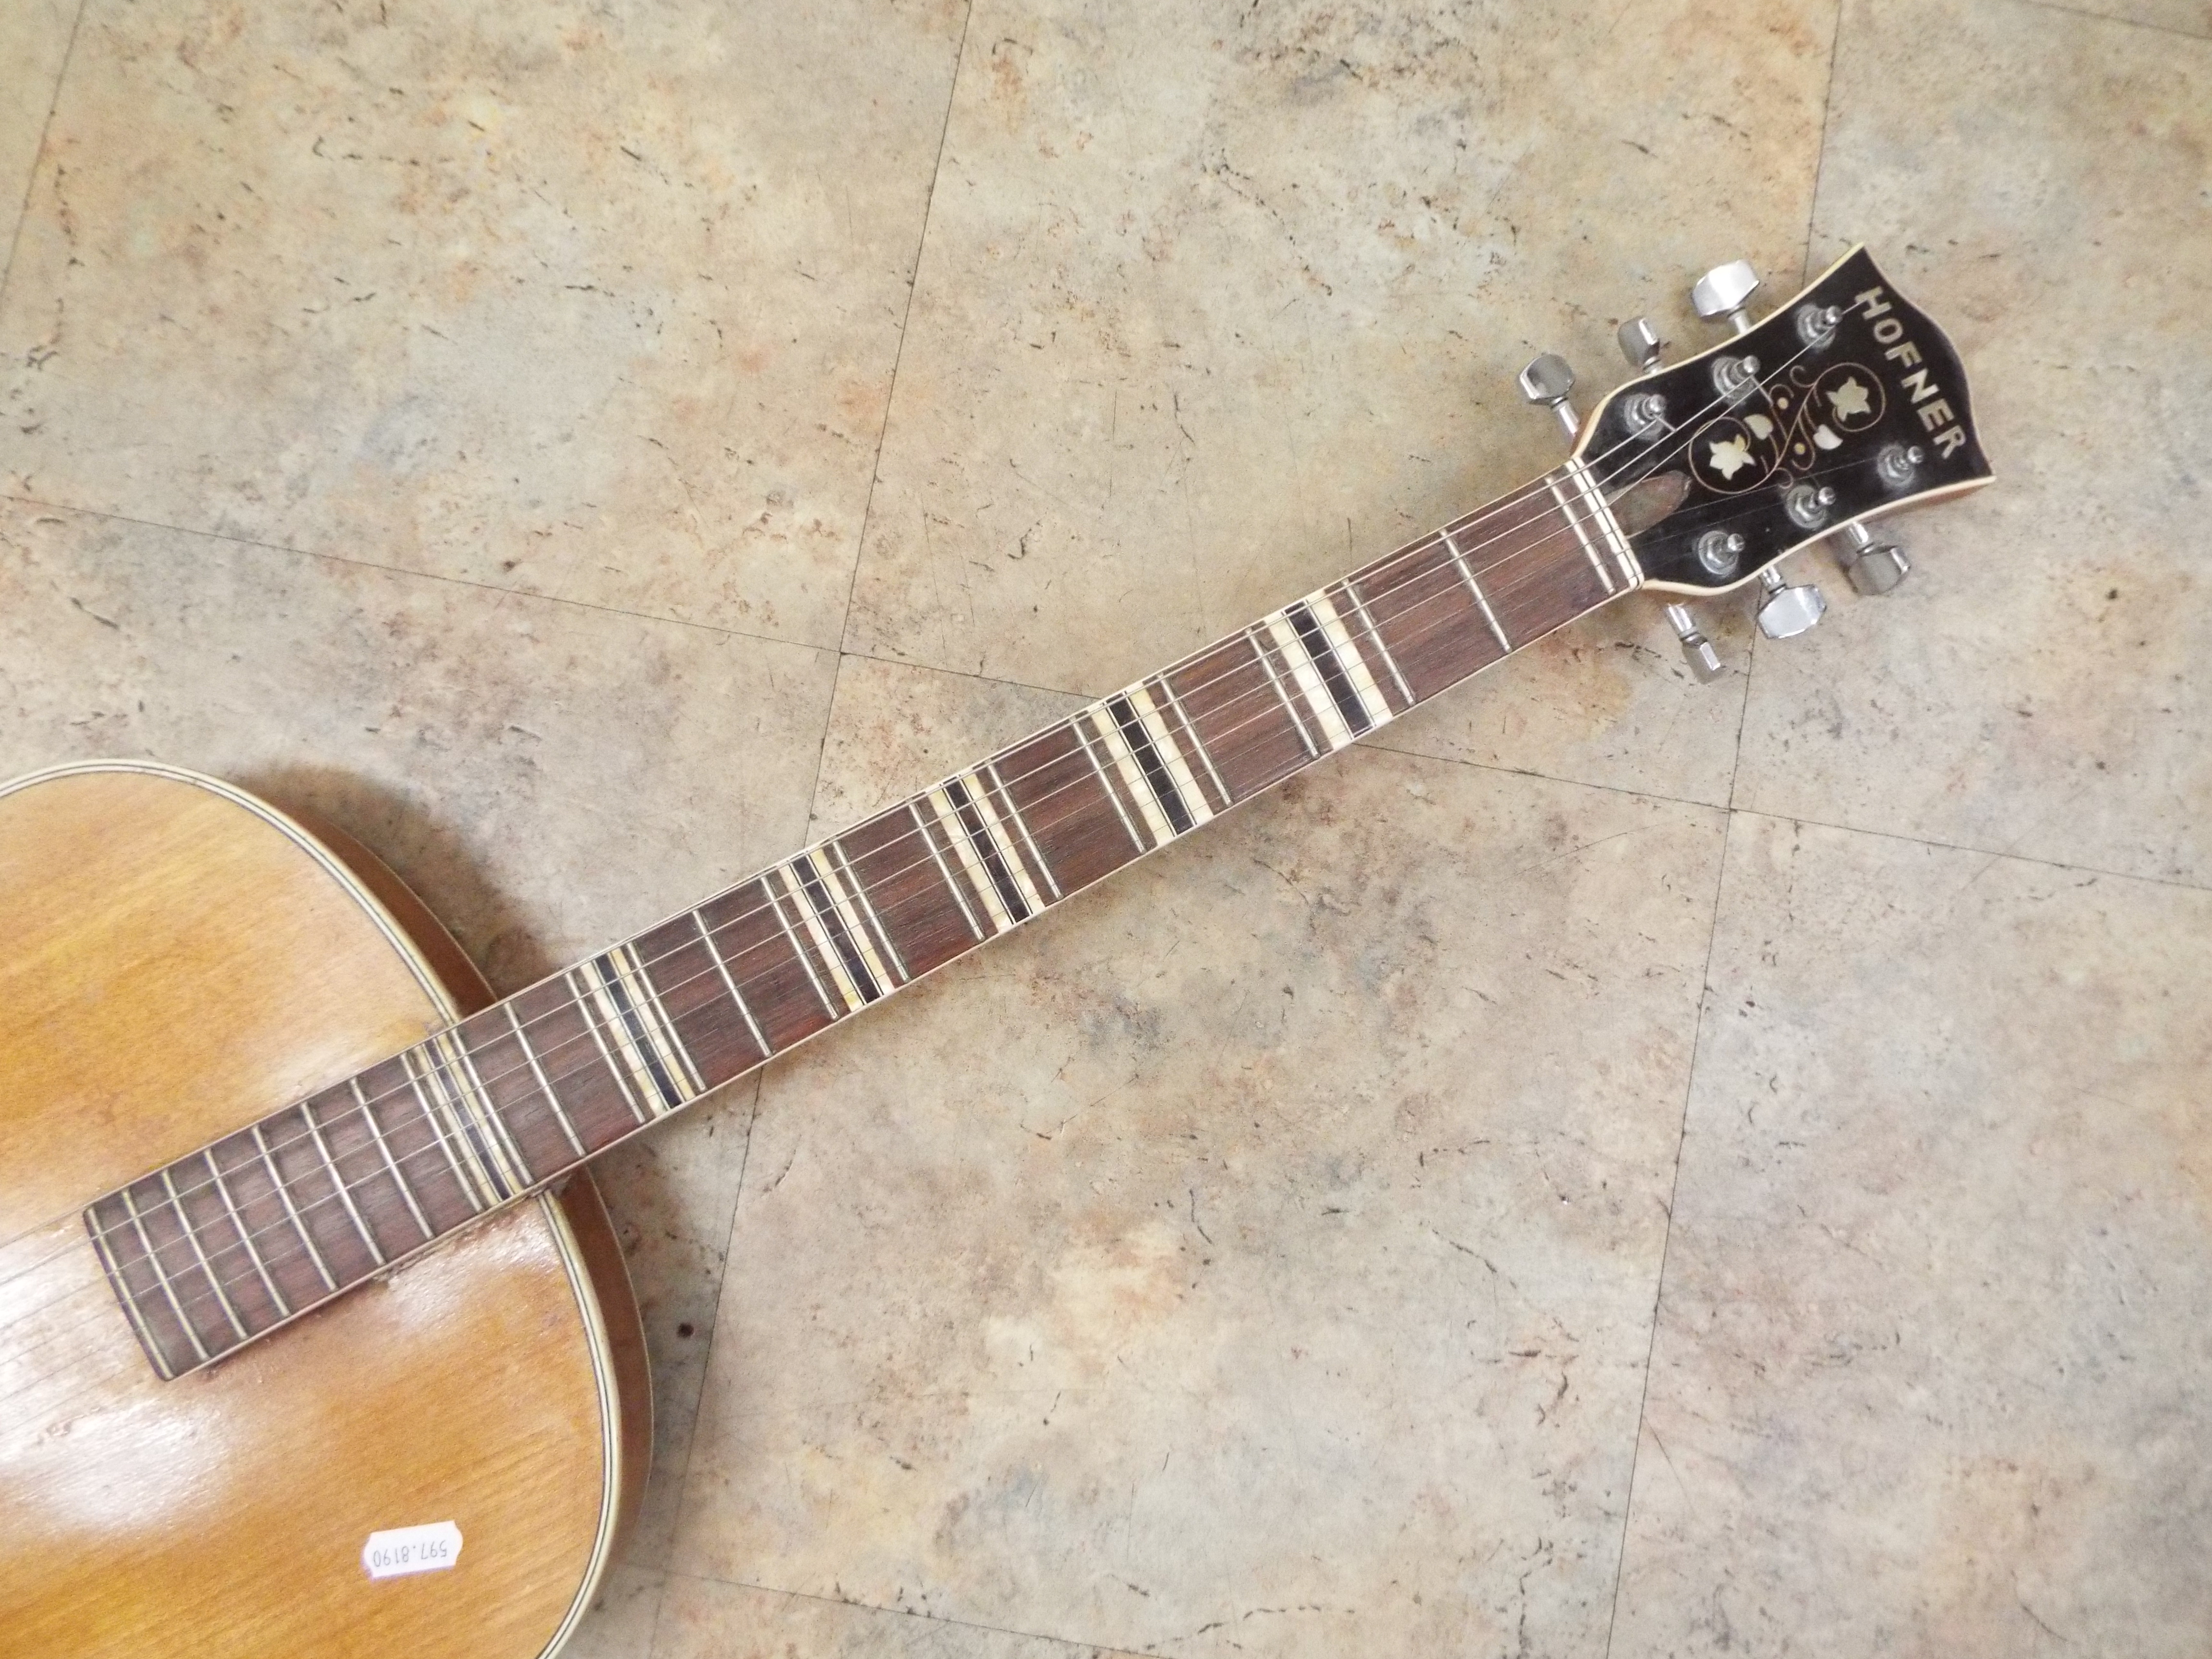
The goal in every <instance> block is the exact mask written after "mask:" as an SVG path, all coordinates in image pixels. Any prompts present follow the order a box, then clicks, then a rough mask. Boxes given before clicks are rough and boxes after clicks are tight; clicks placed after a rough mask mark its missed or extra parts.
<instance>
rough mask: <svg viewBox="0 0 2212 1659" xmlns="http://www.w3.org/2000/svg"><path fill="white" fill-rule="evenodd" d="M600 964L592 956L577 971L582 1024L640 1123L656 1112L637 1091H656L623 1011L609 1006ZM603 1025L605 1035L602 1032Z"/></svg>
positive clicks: (610, 999)
mask: <svg viewBox="0 0 2212 1659" xmlns="http://www.w3.org/2000/svg"><path fill="white" fill-rule="evenodd" d="M599 963H600V958H599V957H592V959H591V960H590V961H589V962H587V963H585V964H584V965H583V966H582V967H581V968H580V969H577V970H576V971H577V972H578V973H580V974H582V975H584V981H583V983H584V987H585V989H584V996H585V999H586V1002H585V1006H584V1008H583V1011H582V1012H583V1017H584V1024H586V1026H588V1027H589V1028H590V1029H591V1032H592V1041H593V1042H596V1043H598V1044H599V1057H600V1058H601V1059H602V1060H605V1061H606V1063H607V1069H608V1070H609V1071H610V1072H612V1073H614V1074H615V1081H616V1082H617V1084H619V1085H621V1086H622V1095H623V1099H624V1100H625V1101H627V1102H629V1115H631V1116H632V1117H634V1118H635V1119H636V1120H637V1121H638V1122H639V1123H650V1122H652V1121H653V1119H654V1118H656V1117H658V1116H659V1113H658V1112H656V1111H654V1110H653V1109H652V1108H651V1107H650V1106H648V1105H647V1104H646V1103H645V1099H644V1097H643V1096H642V1095H641V1093H640V1091H641V1090H646V1089H652V1090H653V1091H654V1093H655V1094H656V1096H657V1095H658V1093H659V1090H658V1088H657V1086H656V1085H655V1084H654V1082H653V1073H651V1072H650V1071H648V1070H647V1068H646V1065H645V1061H644V1060H643V1058H642V1057H641V1056H640V1055H639V1054H637V1052H636V1049H635V1046H634V1045H633V1044H632V1043H631V1042H630V1040H629V1030H627V1029H625V1027H624V1026H623V1022H622V1011H621V1010H620V1009H618V1008H616V1007H614V1006H612V1005H613V998H612V997H611V996H610V995H609V994H608V993H607V988H606V986H605V982H604V975H605V969H602V968H601V967H600V965H599ZM571 982H572V983H573V982H574V981H573V977H572V981H571ZM602 1027H604V1028H605V1036H602V1035H601V1028H602ZM609 1039H612V1041H611V1042H610V1041H609Z"/></svg>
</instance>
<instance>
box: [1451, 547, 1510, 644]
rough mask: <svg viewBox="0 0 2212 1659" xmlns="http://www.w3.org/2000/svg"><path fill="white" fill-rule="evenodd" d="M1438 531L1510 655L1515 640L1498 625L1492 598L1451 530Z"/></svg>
mask: <svg viewBox="0 0 2212 1659" xmlns="http://www.w3.org/2000/svg"><path fill="white" fill-rule="evenodd" d="M1437 534H1438V535H1440V536H1442V537H1443V542H1444V550H1445V551H1446V552H1448V553H1449V554H1450V555H1451V562H1452V568H1454V569H1455V570H1457V571H1458V572H1459V574H1460V580H1462V581H1463V582H1465V583H1466V584H1467V588H1468V592H1470V593H1472V594H1474V602H1475V603H1476V604H1477V605H1480V606H1481V607H1482V619H1483V621H1485V622H1486V623H1489V624H1490V631H1491V632H1492V633H1493V634H1495V635H1497V636H1498V649H1499V650H1501V651H1503V652H1504V653H1506V654H1507V655H1509V656H1510V655H1511V654H1512V652H1513V641H1510V640H1509V639H1507V638H1506V637H1505V630H1504V629H1503V628H1502V627H1500V626H1499V625H1498V613H1497V612H1496V611H1492V609H1491V608H1490V600H1489V599H1488V597H1487V596H1486V595H1485V594H1484V592H1483V591H1482V588H1481V586H1480V584H1479V583H1477V582H1476V580H1474V572H1473V571H1472V570H1469V569H1468V568H1467V559H1466V556H1464V555H1463V554H1462V553H1461V552H1460V550H1459V544H1458V543H1457V542H1455V541H1454V540H1453V539H1452V537H1451V532H1450V531H1449V530H1440V531H1438V532H1437Z"/></svg>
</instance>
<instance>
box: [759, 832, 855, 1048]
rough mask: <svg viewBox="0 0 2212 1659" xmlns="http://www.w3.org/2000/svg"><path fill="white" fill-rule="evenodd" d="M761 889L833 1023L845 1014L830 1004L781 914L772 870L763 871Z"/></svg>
mask: <svg viewBox="0 0 2212 1659" xmlns="http://www.w3.org/2000/svg"><path fill="white" fill-rule="evenodd" d="M761 890H762V891H763V892H764V893H766V894H767V895H768V902H769V904H770V905H771V906H773V907H774V908H775V919H776V921H778V922H780V923H781V924H782V927H783V936H784V938H785V939H787V940H789V941H790V944H791V951H792V954H793V956H795V957H798V958H799V966H800V967H801V968H804V969H805V970H806V982H807V983H808V984H809V985H811V986H812V987H814V994H815V997H816V998H817V1000H819V1001H820V1002H821V1004H822V1012H823V1013H825V1014H827V1015H829V1021H830V1024H836V1022H837V1021H839V1020H841V1019H842V1018H844V1017H845V1016H844V1015H843V1014H842V1012H839V1011H838V1010H837V1009H836V1008H835V1007H833V1006H830V1002H829V993H828V992H827V991H825V990H823V988H822V980H821V976H820V975H817V973H816V972H815V971H814V964H813V963H811V962H809V961H808V960H807V959H806V947H805V945H801V944H800V943H799V935H798V934H797V933H793V931H792V927H791V922H790V920H789V919H788V918H787V917H786V916H785V915H784V914H783V902H782V901H781V899H779V898H778V897H777V896H776V894H775V872H774V871H772V870H771V871H767V872H763V874H762V876H761Z"/></svg>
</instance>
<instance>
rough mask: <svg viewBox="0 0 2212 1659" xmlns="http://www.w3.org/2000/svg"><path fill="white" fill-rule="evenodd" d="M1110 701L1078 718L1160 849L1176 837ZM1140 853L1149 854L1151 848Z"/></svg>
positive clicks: (1174, 830) (1172, 826)
mask: <svg viewBox="0 0 2212 1659" xmlns="http://www.w3.org/2000/svg"><path fill="white" fill-rule="evenodd" d="M1112 701H1113V700H1112V699H1110V698H1109V700H1108V702H1095V703H1093V704H1091V707H1090V708H1086V709H1085V710H1084V711H1083V715H1082V717H1083V718H1085V719H1087V720H1090V722H1091V730H1092V731H1093V732H1096V733H1097V737H1098V746H1099V747H1100V748H1101V749H1103V750H1105V751H1106V753H1107V756H1108V757H1109V759H1111V760H1112V761H1113V763H1114V772H1115V776H1117V777H1119V778H1120V779H1121V788H1122V791H1123V793H1126V794H1127V796H1128V797H1129V799H1131V800H1132V801H1133V802H1134V803H1136V807H1137V813H1138V816H1139V817H1142V818H1143V819H1144V821H1145V828H1146V829H1147V830H1149V831H1151V832H1152V847H1164V846H1166V845H1167V844H1168V842H1171V841H1173V840H1174V839H1175V837H1176V827H1175V824H1174V823H1173V821H1172V820H1171V819H1170V817H1168V814H1167V811H1166V810H1165V808H1164V806H1163V805H1162V804H1161V801H1160V798H1159V797H1158V795H1156V794H1154V793H1152V784H1151V782H1150V781H1149V780H1147V779H1146V776H1145V769H1144V767H1143V766H1142V765H1141V764H1140V763H1139V761H1138V759H1137V757H1136V755H1135V753H1134V752H1133V750H1131V749H1130V747H1129V740H1128V738H1126V737H1124V736H1122V735H1121V722H1120V721H1119V720H1116V719H1115V716H1114V711H1113V710H1112V708H1109V706H1108V703H1110V702H1112ZM1152 847H1147V848H1145V849H1144V850H1145V851H1146V852H1150V851H1151V850H1152Z"/></svg>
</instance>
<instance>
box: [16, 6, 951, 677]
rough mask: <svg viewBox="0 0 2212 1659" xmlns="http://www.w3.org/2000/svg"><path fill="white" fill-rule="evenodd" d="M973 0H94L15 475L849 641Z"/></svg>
mask: <svg viewBox="0 0 2212 1659" xmlns="http://www.w3.org/2000/svg"><path fill="white" fill-rule="evenodd" d="M33 3H34V4H43V3H46V0H33ZM964 15H965V6H964V4H963V3H962V0H928V3H917V4H902V3H897V0H825V3H820V4H813V5H808V6H803V7H790V6H777V5H768V4H752V5H742V6H735V7H717V8H710V9H699V8H696V7H694V8H684V7H665V6H655V5H650V4H646V3H641V0H620V3H616V4H598V3H584V0H556V3H550V4H540V5H531V6H521V7H517V6H502V5H497V4H489V3H476V4H470V5H466V6H459V7H452V6H449V7H441V8H430V9H420V8H401V7H398V6H392V7H379V6H367V7H355V8H350V9H348V8H344V7H331V6H314V7H310V6H304V5H281V6H253V7H232V8H226V9H216V10H213V11H210V9H208V8H206V7H204V6H201V5H197V4H193V3H185V0H161V3H149V4H141V5H125V4H122V3H118V0H88V6H87V10H86V15H85V17H84V21H83V23H82V28H81V30H80V32H79V36H78V40H77V43H76V52H75V56H74V59H73V62H72V65H71V69H70V75H69V77H68V84H67V86H66V88H64V95H63V96H62V99H61V100H60V104H59V106H58V110H57V112H56V113H55V117H54V120H53V124H52V133H51V136H50V139H49V142H48V143H47V145H46V151H45V154H44V156H43V159H42V160H41V161H40V167H39V170H38V173H37V178H36V183H35V186H34V188H33V192H32V196H31V200H30V205H29V209H28V212H27V217H26V220H25V222H24V228H23V232H22V235H21V244H20V246H19V248H18V252H17V255H16V259H15V270H14V274H13V277H12V279H11V281H10V283H9V288H8V291H7V293H6V295H5V296H4V305H0V362H4V363H5V365H6V367H5V368H4V369H3V370H0V416H4V423H0V434H4V435H0V488H4V489H6V490H8V491H10V492H12V493H15V494H17V495H25V496H29V497H33V498H35V499H38V500H40V501H51V502H59V503H64V504H67V505H70V506H76V507H88V508H96V509H101V510H106V511H112V512H116V513H125V514H128V515H130V516H132V517H136V518H140V519H146V520H156V521H159V522H162V523H168V524H175V525H181V526H188V527H191V528H195V529H204V530H212V531H220V532H230V533H236V534H240V535H243V536H247V537H251V538H257V539H260V540H264V541H270V542H276V543H282V544H289V545H293V546H297V547H301V548H305V549H307V550H311V551H315V552H322V553H333V554H342V555H345V556H351V557H355V558H360V559H364V560H368V561H372V562H380V563H384V564H388V565H394V566H399V567H404V568H412V569H420V570H427V571H433V572H437V573H441V574H448V575H455V576H462V577H465V578H468V579H469V580H476V581H481V582H487V583H490V584H494V585H496V586H505V587H511V588H515V589H520V590H526V591H528V592H538V593H548V594H554V595H558V596H561V597H564V598H568V599H581V600H587V601H590V602H592V603H594V604H599V605H609V606H613V607H617V608H626V609H630V610H635V611H647V612H650V613H653V614H656V615H661V616H668V617H680V618H684V619H688V620H691V621H696V622H703V623H713V624H715V625H718V626H724V627H730V628H735V629H744V630H746V631H748V632H751V633H755V634H761V635H769V636H772V637H775V638H779V639H785V640H792V641H805V642H810V643H814V644H819V645H834V644H835V643H836V640H837V637H838V635H839V632H840V630H841V629H842V626H843V622H844V606H845V599H846V594H847V592H848V588H849V586H850V582H851V576H852V570H853V562H854V556H855V552H856V550H857V548H858V544H859V538H860V520H861V517H862V513H863V511H864V509H865V505H866V498H867V490H868V483H869V477H870V473H871V470H872V465H873V459H874V454H875V449H876V445H877V441H878V435H879V434H880V431H881V428H882V423H883V416H884V404H885V400H886V398H887V397H888V395H889V391H890V375H891V369H892V364H893V361H894V359H895V357H896V351H897V345H898V339H899V332H900V327H901V324H902V318H903V315H904V312H905V308H906V302H907V294H908V278H909V276H910V275H911V270H912V265H913V261H914V258H915V249H916V247H917V246H918V245H919V241H920V238H921V229H922V222H923V216H924V213H925V210H926V207H927V201H928V194H929V185H930V179H931V176H932V173H933V169H934V167H935V163H936V157H937V149H938V144H939V137H940V135H941V133H942V131H943V125H944V118H945V100H946V97H947V95H948V92H949V88H950V86H951V77H952V70H953V63H954V59H955V57H956V56H957V50H958V43H959V40H960V30H961V27H962V24H963V18H964ZM855 157H864V158H866V159H865V164H863V165H857V166H856V165H854V164H853V161H854V158H855Z"/></svg>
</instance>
